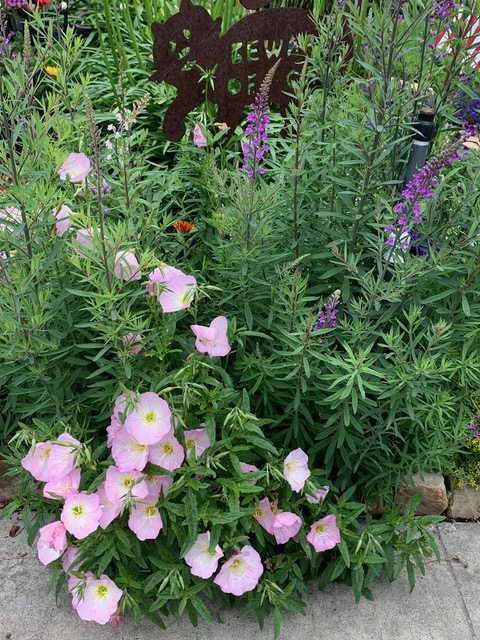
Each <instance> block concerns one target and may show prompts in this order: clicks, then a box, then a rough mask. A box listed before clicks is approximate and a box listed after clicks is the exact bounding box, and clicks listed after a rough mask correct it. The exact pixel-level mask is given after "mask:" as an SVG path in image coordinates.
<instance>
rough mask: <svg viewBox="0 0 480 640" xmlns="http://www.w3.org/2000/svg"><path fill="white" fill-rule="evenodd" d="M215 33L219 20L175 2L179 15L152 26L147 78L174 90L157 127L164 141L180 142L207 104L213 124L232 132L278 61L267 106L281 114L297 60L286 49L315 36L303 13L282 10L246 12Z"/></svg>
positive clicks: (256, 0)
mask: <svg viewBox="0 0 480 640" xmlns="http://www.w3.org/2000/svg"><path fill="white" fill-rule="evenodd" d="M269 2H270V0H242V5H243V6H244V7H245V8H246V9H251V10H254V9H262V8H264V7H266V5H268V4H269ZM220 29H221V19H220V18H217V19H216V20H214V19H213V18H212V17H211V16H210V14H209V13H208V12H207V11H206V10H205V9H204V8H203V7H201V6H198V5H195V4H193V3H192V1H191V0H181V5H180V10H179V12H178V13H177V14H176V15H174V16H172V17H170V18H169V19H168V20H167V21H166V22H165V23H164V24H159V23H158V22H156V23H154V24H153V25H152V31H153V35H154V44H153V59H154V64H155V69H156V71H155V73H154V74H153V75H152V76H151V79H152V80H155V81H157V82H167V83H168V84H171V85H173V86H175V87H176V88H177V89H178V94H177V96H176V98H175V99H174V100H173V102H172V103H171V105H170V106H169V107H168V109H167V113H166V116H165V120H164V123H163V129H164V132H165V136H166V137H167V139H168V140H180V138H181V137H182V136H183V135H184V133H185V119H186V117H187V116H188V114H189V113H190V112H191V111H192V110H193V109H195V108H196V107H198V105H200V104H202V102H204V101H205V100H207V99H208V100H209V101H211V102H213V103H215V104H216V105H217V106H218V112H217V120H218V121H219V122H225V123H226V124H227V125H228V127H229V131H230V133H233V131H234V130H235V127H236V126H237V124H238V123H239V122H240V119H241V117H242V114H243V111H244V109H245V106H246V105H247V104H249V103H250V102H252V100H253V97H254V95H255V94H256V93H257V91H258V89H259V88H260V85H261V83H262V81H263V79H264V78H265V76H266V75H267V73H268V71H269V70H270V69H271V68H272V66H273V65H274V64H275V63H276V62H277V61H278V60H279V61H280V62H279V64H278V68H277V70H276V73H275V77H274V80H273V83H272V86H271V89H270V93H269V102H270V103H276V104H278V105H279V106H280V110H281V112H282V113H285V110H286V108H287V106H288V102H289V100H290V98H289V97H288V96H287V95H286V93H285V92H286V91H288V90H289V76H290V75H291V74H292V73H293V72H295V70H298V69H299V64H301V62H302V61H303V58H302V56H301V55H300V54H299V53H297V52H296V51H295V48H294V47H292V46H291V42H292V38H294V37H295V36H298V35H299V34H301V33H306V34H314V33H316V28H315V24H314V22H313V20H312V19H311V17H310V15H309V13H308V11H306V10H305V9H297V8H288V7H287V8H268V9H263V10H262V11H256V12H254V13H250V14H249V15H247V16H245V17H244V18H242V19H241V20H239V21H238V22H237V23H236V24H234V25H233V26H232V27H231V28H230V29H229V30H228V31H227V32H226V33H225V34H224V35H220ZM208 74H210V75H211V76H212V77H213V78H214V81H213V83H212V84H211V85H210V84H209V83H208V82H206V81H205V76H206V75H208ZM227 135H228V134H227Z"/></svg>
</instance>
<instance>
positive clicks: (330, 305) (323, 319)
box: [312, 289, 341, 331]
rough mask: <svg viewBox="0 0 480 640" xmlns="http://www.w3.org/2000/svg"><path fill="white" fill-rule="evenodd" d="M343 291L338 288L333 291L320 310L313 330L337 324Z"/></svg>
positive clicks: (332, 326)
mask: <svg viewBox="0 0 480 640" xmlns="http://www.w3.org/2000/svg"><path fill="white" fill-rule="evenodd" d="M340 297H341V291H340V289H337V290H336V291H334V292H333V295H331V296H330V297H329V298H328V300H327V301H326V303H325V304H324V305H323V307H322V308H321V309H320V311H319V312H318V318H317V321H316V323H315V324H314V326H313V329H312V331H319V330H320V329H330V328H332V329H333V328H334V327H336V326H337V313H338V305H339V304H340Z"/></svg>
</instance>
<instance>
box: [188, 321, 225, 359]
mask: <svg viewBox="0 0 480 640" xmlns="http://www.w3.org/2000/svg"><path fill="white" fill-rule="evenodd" d="M190 329H191V330H192V331H193V333H194V334H195V337H196V338H197V339H196V341H195V347H196V349H197V350H198V351H200V353H208V355H209V356H210V358H214V357H215V356H226V355H227V353H229V352H230V349H231V347H230V344H229V342H228V338H227V330H228V320H227V318H225V316H218V317H217V318H214V319H213V320H212V322H211V323H210V326H209V327H202V326H201V325H198V324H192V325H190Z"/></svg>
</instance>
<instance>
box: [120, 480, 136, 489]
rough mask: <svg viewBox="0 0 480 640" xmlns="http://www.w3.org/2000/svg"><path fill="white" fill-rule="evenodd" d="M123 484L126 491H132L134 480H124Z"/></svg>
mask: <svg viewBox="0 0 480 640" xmlns="http://www.w3.org/2000/svg"><path fill="white" fill-rule="evenodd" d="M122 484H123V486H124V487H125V489H131V488H132V485H133V480H132V478H124V479H123V482H122Z"/></svg>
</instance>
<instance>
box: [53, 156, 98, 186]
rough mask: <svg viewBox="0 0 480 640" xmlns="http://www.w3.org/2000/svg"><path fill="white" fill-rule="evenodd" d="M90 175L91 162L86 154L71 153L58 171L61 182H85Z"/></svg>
mask: <svg viewBox="0 0 480 640" xmlns="http://www.w3.org/2000/svg"><path fill="white" fill-rule="evenodd" d="M89 173H90V160H89V159H88V158H87V156H86V155H85V154H84V153H71V154H70V155H69V156H68V158H67V159H66V160H65V162H64V163H63V164H62V166H61V167H60V169H59V170H58V175H59V176H60V180H66V179H67V177H68V179H69V180H70V182H83V181H84V180H85V178H86V177H87V176H88V174H89Z"/></svg>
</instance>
